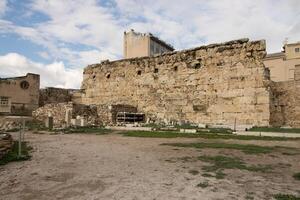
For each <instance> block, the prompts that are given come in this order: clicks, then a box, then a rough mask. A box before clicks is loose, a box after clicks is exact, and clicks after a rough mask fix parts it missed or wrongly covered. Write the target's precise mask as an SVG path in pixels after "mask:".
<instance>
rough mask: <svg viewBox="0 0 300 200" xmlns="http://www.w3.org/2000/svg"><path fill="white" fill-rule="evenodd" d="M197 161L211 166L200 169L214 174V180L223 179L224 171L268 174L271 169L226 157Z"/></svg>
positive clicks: (213, 157)
mask: <svg viewBox="0 0 300 200" xmlns="http://www.w3.org/2000/svg"><path fill="white" fill-rule="evenodd" d="M198 159H199V160H201V161H203V162H207V163H210V164H211V165H208V166H204V167H202V170H204V171H205V172H214V173H215V176H214V177H215V178H216V179H223V178H224V177H225V176H226V174H225V173H224V172H223V170H225V169H240V170H247V171H252V172H269V171H270V170H271V169H272V168H271V166H269V165H266V166H261V165H246V163H244V162H243V161H242V160H241V159H239V158H236V157H226V156H200V157H198Z"/></svg>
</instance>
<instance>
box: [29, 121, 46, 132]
mask: <svg viewBox="0 0 300 200" xmlns="http://www.w3.org/2000/svg"><path fill="white" fill-rule="evenodd" d="M25 125H26V127H27V128H28V130H30V131H32V130H36V131H46V130H49V129H48V128H47V127H46V126H45V124H44V122H41V121H38V120H31V121H26V124H25Z"/></svg>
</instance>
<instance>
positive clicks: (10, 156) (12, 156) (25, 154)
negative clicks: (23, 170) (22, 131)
mask: <svg viewBox="0 0 300 200" xmlns="http://www.w3.org/2000/svg"><path fill="white" fill-rule="evenodd" d="M31 149H32V148H31V147H29V146H28V145H27V143H26V142H23V143H22V157H19V156H18V152H19V148H18V142H14V144H13V147H12V150H11V151H10V152H8V153H7V154H6V155H5V156H4V157H3V158H2V159H1V160H0V165H5V164H7V163H9V162H15V161H24V160H28V159H30V157H31V156H30V155H29V151H30V150H31Z"/></svg>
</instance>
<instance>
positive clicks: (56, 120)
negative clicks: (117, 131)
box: [32, 102, 100, 127]
mask: <svg viewBox="0 0 300 200" xmlns="http://www.w3.org/2000/svg"><path fill="white" fill-rule="evenodd" d="M67 110H71V113H72V118H73V119H74V118H76V117H77V116H80V117H84V118H85V119H86V120H87V125H94V124H95V125H97V124H99V123H100V122H99V118H98V114H97V108H96V107H94V106H86V105H81V104H73V103H72V102H69V103H51V104H46V105H44V106H43V107H40V108H38V109H37V110H35V111H33V113H32V115H33V117H34V118H35V119H37V120H39V121H45V120H46V119H47V117H48V116H52V117H53V125H54V127H63V126H64V125H66V111H67Z"/></svg>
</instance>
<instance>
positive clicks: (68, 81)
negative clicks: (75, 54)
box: [0, 53, 82, 88]
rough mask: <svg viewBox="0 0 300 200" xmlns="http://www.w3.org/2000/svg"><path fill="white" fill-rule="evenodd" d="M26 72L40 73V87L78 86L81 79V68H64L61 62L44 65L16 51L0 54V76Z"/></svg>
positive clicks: (21, 74) (18, 74)
mask: <svg viewBox="0 0 300 200" xmlns="http://www.w3.org/2000/svg"><path fill="white" fill-rule="evenodd" d="M27 73H36V74H40V76H41V77H40V78H41V87H47V86H54V87H64V88H79V87H80V84H81V80H82V70H81V69H70V68H66V67H65V65H64V63H62V62H53V63H52V64H48V65H45V64H42V63H37V62H33V61H31V60H30V59H28V58H26V57H25V56H23V55H20V54H17V53H9V54H6V55H2V56H0V76H1V77H15V76H24V75H26V74H27Z"/></svg>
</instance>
